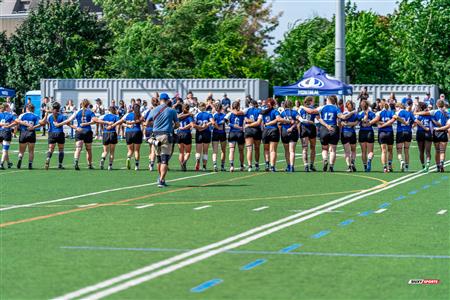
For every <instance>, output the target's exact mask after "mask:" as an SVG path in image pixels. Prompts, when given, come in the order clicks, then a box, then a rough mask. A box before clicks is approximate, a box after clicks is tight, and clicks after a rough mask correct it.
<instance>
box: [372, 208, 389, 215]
mask: <svg viewBox="0 0 450 300" xmlns="http://www.w3.org/2000/svg"><path fill="white" fill-rule="evenodd" d="M386 210H387V208H380V209H379V210H376V211H375V213H376V214H381V213H383V212H385V211H386Z"/></svg>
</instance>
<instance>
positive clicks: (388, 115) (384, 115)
mask: <svg viewBox="0 0 450 300" xmlns="http://www.w3.org/2000/svg"><path fill="white" fill-rule="evenodd" d="M377 116H380V121H381V122H384V123H386V122H388V121H389V120H391V119H392V118H393V117H394V112H393V111H392V110H386V109H383V110H382V111H379V112H377ZM378 131H379V132H392V131H393V129H392V124H391V125H389V126H386V127H383V128H378Z"/></svg>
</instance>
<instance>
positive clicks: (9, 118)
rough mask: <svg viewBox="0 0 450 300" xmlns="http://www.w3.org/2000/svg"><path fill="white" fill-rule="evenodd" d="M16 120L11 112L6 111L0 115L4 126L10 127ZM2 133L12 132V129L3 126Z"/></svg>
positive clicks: (0, 128)
mask: <svg viewBox="0 0 450 300" xmlns="http://www.w3.org/2000/svg"><path fill="white" fill-rule="evenodd" d="M15 119H16V116H15V115H13V114H12V113H10V112H6V111H4V112H2V113H0V123H2V124H5V125H10V124H11V123H12V122H14V120H15ZM0 131H6V132H11V128H3V126H0Z"/></svg>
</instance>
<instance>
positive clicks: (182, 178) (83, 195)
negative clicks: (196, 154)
mask: <svg viewBox="0 0 450 300" xmlns="http://www.w3.org/2000/svg"><path fill="white" fill-rule="evenodd" d="M213 174H215V173H213V172H211V173H203V174H198V175H193V176H187V177H180V178H175V179H172V180H167V182H168V183H170V182H175V181H180V180H185V179H191V178H195V177H201V176H207V175H213ZM157 184H158V183H156V182H152V183H144V184H139V185H133V186H124V187H120V188H115V189H109V190H103V191H98V192H92V193H87V194H82V195H76V196H70V197H65V198H60V199H55V200H49V201H41V202H35V203H30V204H21V205H14V206H8V207H3V208H0V211H4V210H10V209H16V208H22V207H30V206H35V205H40V204H48V203H56V202H63V201H68V200H73V199H78V198H83V197H89V196H95V195H99V194H105V193H110V192H116V191H123V190H130V189H135V188H140V187H145V186H151V185H157Z"/></svg>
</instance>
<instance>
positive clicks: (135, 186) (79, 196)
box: [0, 150, 339, 211]
mask: <svg viewBox="0 0 450 300" xmlns="http://www.w3.org/2000/svg"><path fill="white" fill-rule="evenodd" d="M338 151H339V150H338ZM282 161H285V160H284V159H282V160H278V161H277V162H282ZM121 169H126V168H125V167H122V168H121ZM25 171H26V170H17V171H11V172H5V173H0V175H2V174H10V173H16V172H25ZM212 174H215V173H213V172H211V173H204V174H199V175H194V176H188V177H181V178H176V179H172V180H168V181H167V182H168V183H170V182H175V181H180V180H185V179H190V178H195V177H200V176H206V175H212ZM156 184H157V183H145V184H141V185H134V186H125V187H121V188H116V189H109V190H104V191H98V192H92V193H87V194H82V195H76V196H71V197H66V198H61V199H56V200H49V201H42V202H35V203H30V204H21V205H14V206H8V207H3V208H0V211H5V210H11V209H16V208H21V207H30V206H35V205H40V204H48V203H55V202H62V201H68V200H73V199H78V198H83V197H89V196H95V195H99V194H104V193H110V192H116V191H122V190H129V189H134V188H140V187H145V186H151V185H156Z"/></svg>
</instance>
